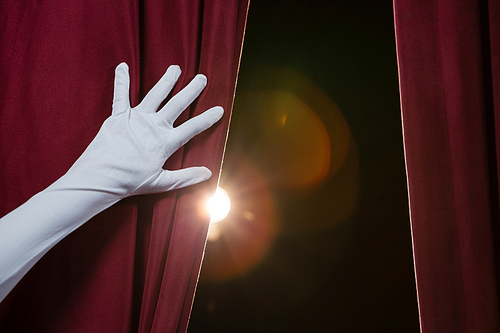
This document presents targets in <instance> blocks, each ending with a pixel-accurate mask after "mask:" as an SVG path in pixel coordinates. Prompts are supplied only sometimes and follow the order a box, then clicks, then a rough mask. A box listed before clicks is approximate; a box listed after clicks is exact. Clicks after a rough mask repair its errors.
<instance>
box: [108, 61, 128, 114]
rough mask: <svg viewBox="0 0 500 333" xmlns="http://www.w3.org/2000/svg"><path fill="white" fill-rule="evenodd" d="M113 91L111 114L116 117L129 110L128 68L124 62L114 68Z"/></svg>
mask: <svg viewBox="0 0 500 333" xmlns="http://www.w3.org/2000/svg"><path fill="white" fill-rule="evenodd" d="M114 89H115V90H114V94H113V111H112V114H113V115H117V114H120V113H122V112H125V111H126V110H128V108H130V99H129V94H130V93H129V89H130V76H129V73H128V66H127V64H126V63H124V62H122V63H121V64H119V65H118V66H116V69H115V88H114Z"/></svg>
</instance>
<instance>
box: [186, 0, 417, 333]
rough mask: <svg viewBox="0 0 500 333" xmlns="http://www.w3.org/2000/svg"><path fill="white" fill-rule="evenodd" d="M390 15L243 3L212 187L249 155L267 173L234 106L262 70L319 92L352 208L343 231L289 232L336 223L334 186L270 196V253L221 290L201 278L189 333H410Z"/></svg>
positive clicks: (347, 5)
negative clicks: (346, 146) (235, 73)
mask: <svg viewBox="0 0 500 333" xmlns="http://www.w3.org/2000/svg"><path fill="white" fill-rule="evenodd" d="M392 15H393V13H392V2H391V1H383V2H382V1H378V2H377V1H361V0H355V1H264V0H252V1H251V4H250V10H249V14H248V22H247V29H246V36H245V42H244V47H243V56H242V61H241V67H240V77H239V82H238V88H237V93H236V101H235V107H234V110H233V118H232V123H231V129H230V133H229V139H228V146H227V150H226V157H225V161H224V166H223V172H222V178H221V184H222V183H223V182H224V178H225V177H226V178H227V176H225V175H226V172H228V173H230V171H231V170H234V169H238V166H239V162H238V161H239V159H240V158H241V154H242V153H243V154H245V152H247V151H248V152H252V153H248V156H245V158H246V159H248V160H250V161H253V163H254V164H255V165H257V166H259V163H260V166H261V170H262V173H263V174H265V173H266V170H265V167H264V166H262V159H260V160H259V157H258V153H256V152H255V149H254V150H252V149H251V147H252V145H254V144H255V141H256V140H258V137H259V134H258V133H259V128H260V127H259V126H262V124H260V123H259V119H258V118H257V117H256V116H255V111H252V109H251V108H248V107H245V105H242V98H241V97H240V96H242V95H244V94H245V92H247V91H250V90H252V89H255V88H256V87H257V88H258V87H259V81H263V80H269V78H268V77H265V76H262V75H261V73H262V72H261V71H260V70H259V69H260V68H262V67H266V66H273V67H279V68H287V69H292V70H294V71H296V72H298V73H300V74H301V75H304V76H305V77H307V78H309V79H310V80H311V81H313V82H314V83H315V84H316V85H317V86H318V87H320V88H321V89H322V91H323V92H324V93H326V94H327V95H328V96H329V97H330V99H331V100H332V101H334V102H335V104H336V105H337V106H338V108H339V109H340V111H341V112H342V114H343V116H344V117H345V119H346V121H347V123H348V125H349V128H350V130H351V134H352V138H353V140H354V142H355V146H356V147H357V160H358V161H359V170H358V171H357V172H359V178H358V181H359V183H358V184H359V185H357V186H358V188H357V190H358V192H357V193H358V195H357V200H356V208H355V210H354V212H353V213H352V214H350V216H349V217H348V218H347V219H344V220H343V221H342V223H337V224H334V225H332V226H330V227H327V228H325V227H322V228H317V229H314V228H309V229H308V228H305V229H304V228H302V229H300V228H296V226H297V225H298V224H300V223H302V221H319V220H321V221H323V220H324V221H327V220H329V219H335V216H333V215H332V214H334V212H332V204H333V203H332V202H331V201H332V200H334V197H335V195H337V194H335V193H337V192H338V188H335V186H338V184H337V183H336V182H337V181H338V179H336V178H335V177H333V178H330V179H328V180H326V181H325V182H324V183H322V184H321V186H320V187H319V188H316V189H314V191H309V192H308V193H307V194H303V193H302V194H301V195H296V193H285V192H284V191H283V190H282V189H278V188H274V187H273V185H272V184H271V185H270V190H269V191H270V193H271V195H272V197H273V198H274V201H275V207H276V211H277V216H278V218H279V220H280V228H279V232H278V234H277V235H276V238H275V239H274V241H273V243H272V245H271V247H270V249H269V251H268V252H267V254H266V255H265V257H264V258H263V260H262V261H260V263H258V265H256V266H255V267H254V268H253V269H251V270H250V271H249V272H247V273H245V274H243V275H241V276H238V277H235V278H232V279H227V280H225V281H218V282H215V281H212V280H210V279H207V278H205V277H204V276H205V275H206V274H205V275H204V270H203V268H202V274H201V278H200V282H199V285H198V289H197V292H196V297H195V302H194V307H193V311H192V315H191V320H190V324H189V329H188V332H189V333H196V332H418V331H419V326H418V310H417V299H416V292H415V282H414V274H413V262H412V252H411V234H410V224H409V218H408V203H407V192H406V179H405V169H404V156H403V144H402V134H401V121H400V110H399V95H398V81H397V63H396V50H395V37H394V27H393V16H392ZM261 83H262V82H261ZM262 84H264V83H262ZM318 116H319V117H320V118H324V117H325V115H321V114H318ZM228 170H229V171H228ZM226 181H227V182H229V181H230V179H229V180H227V179H226ZM333 211H334V210H333ZM311 223H312V224H314V222H311ZM213 248H214V244H213V243H212V242H208V245H207V252H206V259H209V260H208V262H210V257H211V256H214V250H213ZM235 260H237V259H235ZM206 269H208V268H206ZM212 269H214V267H212ZM215 269H216V268H215Z"/></svg>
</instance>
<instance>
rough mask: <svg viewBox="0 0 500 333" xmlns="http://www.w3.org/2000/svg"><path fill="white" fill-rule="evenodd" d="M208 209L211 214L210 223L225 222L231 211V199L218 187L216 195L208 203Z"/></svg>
mask: <svg viewBox="0 0 500 333" xmlns="http://www.w3.org/2000/svg"><path fill="white" fill-rule="evenodd" d="M207 209H208V211H209V213H210V223H217V222H220V221H222V220H224V219H225V218H226V216H227V214H229V211H230V210H231V199H229V195H228V194H227V192H226V191H225V190H224V189H223V188H222V187H217V190H216V191H215V194H214V195H213V197H211V198H210V199H209V200H208V201H207Z"/></svg>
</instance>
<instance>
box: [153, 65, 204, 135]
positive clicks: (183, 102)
mask: <svg viewBox="0 0 500 333" xmlns="http://www.w3.org/2000/svg"><path fill="white" fill-rule="evenodd" d="M206 85H207V78H206V76H205V75H203V74H198V75H196V76H195V77H194V79H192V80H191V82H189V84H188V85H187V86H186V87H184V89H182V90H181V91H180V92H179V93H178V94H177V95H175V96H174V97H172V98H171V99H170V100H169V101H168V102H167V104H165V106H164V107H163V108H162V109H161V110H160V114H161V115H162V118H163V119H164V121H166V124H168V125H169V126H172V124H173V123H174V121H175V119H177V117H179V115H180V114H181V113H182V111H184V110H185V109H186V108H187V107H188V106H189V105H190V104H191V103H192V102H193V101H194V100H195V99H196V97H198V96H199V95H200V93H201V92H202V90H203V89H204V88H205V86H206Z"/></svg>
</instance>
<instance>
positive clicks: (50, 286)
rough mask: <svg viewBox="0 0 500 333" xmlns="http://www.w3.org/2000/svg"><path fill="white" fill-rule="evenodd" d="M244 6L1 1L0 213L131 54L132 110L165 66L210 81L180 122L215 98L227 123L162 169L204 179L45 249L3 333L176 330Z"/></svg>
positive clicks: (118, 208)
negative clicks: (197, 172) (198, 170)
mask: <svg viewBox="0 0 500 333" xmlns="http://www.w3.org/2000/svg"><path fill="white" fill-rule="evenodd" d="M247 7H248V0H239V1H230V0H210V1H202V0H189V1H160V0H148V1H138V0H128V1H100V0H90V1H89V0H87V1H79V0H66V1H32V0H22V1H20V0H6V1H1V2H0V25H1V26H0V101H1V104H0V171H1V175H0V189H1V191H0V215H2V216H3V215H5V214H6V213H8V212H9V211H11V210H13V209H14V208H15V207H17V206H19V205H21V204H22V203H23V202H24V201H26V200H27V199H28V198H30V197H31V196H32V195H34V194H35V193H36V192H38V191H40V190H42V189H44V188H45V187H47V186H48V185H49V184H51V183H52V182H53V181H55V180H56V179H57V178H59V177H60V176H61V175H63V174H64V173H65V172H66V171H67V169H68V168H69V167H70V166H71V164H72V163H73V162H74V161H75V160H76V159H77V158H78V156H79V155H80V154H81V153H82V152H83V150H84V149H85V147H86V146H87V145H88V144H89V143H90V141H91V140H92V139H93V137H94V136H95V135H96V133H97V131H98V129H99V127H100V126H101V124H102V122H103V121H104V119H105V118H107V117H108V116H109V115H110V114H111V102H112V97H113V91H112V90H113V77H114V68H115V67H116V65H118V64H119V63H120V62H122V61H124V62H127V63H128V64H129V66H130V72H131V73H130V74H131V100H132V105H136V104H137V103H138V102H139V101H140V99H141V98H142V97H143V96H144V95H145V93H146V92H147V91H148V90H149V89H150V88H151V87H152V86H153V85H154V83H156V81H157V80H158V79H159V78H160V76H161V75H162V74H163V73H164V71H165V70H166V68H167V67H168V66H169V65H171V64H178V65H180V67H181V69H182V70H183V74H182V76H181V78H180V79H179V82H178V84H177V87H176V92H177V91H179V90H180V88H182V87H183V86H185V85H186V84H187V83H188V82H189V81H190V80H191V79H192V78H193V77H194V75H195V74H197V73H203V74H205V75H206V76H207V77H208V85H207V88H205V91H204V92H203V93H202V95H201V96H200V98H199V99H198V100H197V102H196V103H195V104H194V105H193V106H192V107H190V108H189V109H188V111H186V112H185V113H184V114H183V115H181V117H180V118H181V119H179V120H178V121H180V122H182V121H185V120H186V119H188V118H189V117H192V116H194V115H196V114H199V113H201V112H203V111H204V110H206V109H208V108H209V107H212V106H215V105H221V106H223V107H224V109H225V110H226V113H225V115H224V118H223V120H222V121H221V122H220V123H219V124H218V125H217V126H215V128H212V129H209V130H208V131H207V132H204V133H202V134H201V135H199V136H197V137H196V138H194V139H193V140H192V141H191V142H190V143H188V144H187V145H186V146H185V147H184V148H182V149H181V150H180V151H179V152H177V153H176V154H175V155H174V156H172V157H171V158H170V159H169V161H168V162H167V164H166V167H167V168H170V169H177V168H181V167H187V166H195V165H205V166H207V167H208V168H210V169H211V170H212V172H213V174H214V177H212V179H211V180H210V181H209V182H206V183H204V184H201V185H198V186H196V187H194V188H188V189H184V190H181V191H175V192H169V193H165V194H160V195H150V196H142V197H133V198H128V199H125V200H123V201H121V202H119V203H118V204H116V205H115V206H113V207H111V208H110V209H108V210H106V211H105V212H103V213H101V214H99V215H98V216H96V217H95V218H93V219H92V220H90V221H89V222H87V223H86V224H85V225H84V226H83V227H81V228H80V229H78V230H77V231H76V232H74V233H73V234H71V235H70V236H68V237H67V238H66V239H64V240H63V241H62V242H61V243H59V244H58V245H57V246H56V247H55V248H53V249H52V250H51V251H50V252H49V253H48V254H47V255H46V256H45V257H43V258H42V259H41V260H40V262H39V263H38V264H37V265H36V266H35V267H34V268H33V269H32V270H31V271H30V272H29V273H28V274H27V275H26V276H25V278H24V279H23V280H22V281H21V282H20V283H19V284H18V286H17V287H16V288H15V289H14V290H13V291H12V292H11V293H10V295H9V296H8V297H7V298H6V299H5V300H4V301H3V302H2V303H1V304H0V331H1V332H135V331H139V332H184V331H185V330H186V327H187V322H188V318H189V313H190V309H191V304H192V300H193V295H194V290H195V287H196V283H197V278H198V273H199V269H200V265H201V260H202V256H203V251H204V246H205V239H206V234H207V228H208V220H207V219H208V217H207V215H206V213H203V212H202V210H200V207H199V204H200V202H201V200H202V199H203V198H204V197H205V196H206V195H207V194H208V193H210V192H212V191H214V190H215V186H216V184H217V179H218V177H217V176H218V173H219V170H220V167H221V163H222V156H223V151H224V145H225V140H226V136H227V129H228V125H229V118H230V111H231V107H232V102H233V96H234V89H235V83H236V76H237V72H238V66H239V59H240V52H241V45H242V39H243V32H244V27H245V21H246V13H247Z"/></svg>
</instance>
